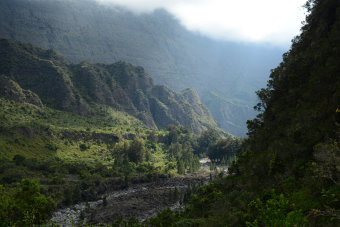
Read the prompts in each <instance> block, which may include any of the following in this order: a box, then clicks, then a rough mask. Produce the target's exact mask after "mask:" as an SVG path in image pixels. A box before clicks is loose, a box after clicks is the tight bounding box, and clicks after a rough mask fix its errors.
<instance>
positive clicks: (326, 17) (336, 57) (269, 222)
mask: <svg viewBox="0 0 340 227" xmlns="http://www.w3.org/2000/svg"><path fill="white" fill-rule="evenodd" d="M306 8H307V9H308V11H309V14H308V16H307V18H306V23H305V24H304V25H303V27H302V29H301V31H302V33H301V35H300V36H298V37H296V38H295V39H294V40H293V42H292V48H291V49H290V50H289V51H288V52H287V53H286V54H284V56H283V61H282V62H281V63H280V65H279V66H278V67H277V68H275V69H274V70H273V71H272V73H271V76H270V80H269V81H268V86H267V87H266V88H263V89H261V90H260V91H258V92H257V94H258V97H259V99H260V100H261V102H260V103H259V104H258V105H257V108H256V109H257V110H258V111H259V112H260V113H259V114H258V116H257V118H255V119H254V120H252V121H248V130H249V131H248V135H249V139H248V140H247V141H246V143H245V147H244V149H243V150H244V152H243V153H242V154H240V155H239V159H238V161H237V162H236V163H235V164H234V165H233V166H232V167H231V168H230V169H229V176H227V177H224V178H222V177H221V178H220V179H219V180H216V181H215V182H214V183H212V184H210V185H208V186H205V187H202V188H201V189H200V190H199V192H198V194H197V195H195V196H193V197H192V198H191V202H190V206H189V207H188V208H187V209H186V210H185V211H184V212H183V213H181V214H180V215H179V214H176V213H173V212H171V211H170V210H167V211H164V212H163V213H162V214H159V216H158V217H157V218H154V219H152V220H150V222H151V223H152V224H154V225H156V226H157V225H158V226H160V225H171V224H174V225H180V224H182V223H186V224H187V225H191V226H225V225H227V226H339V224H340V203H339V201H340V171H339V167H340V153H339V151H340V150H339V142H340V141H339V139H340V138H339V133H340V129H339V120H340V115H339V114H340V112H339V104H340V92H339V91H340V64H339V62H340V54H339V53H340V45H339V44H340V42H339V37H340V14H339V12H340V2H339V1H338V0H311V1H308V2H307V4H306ZM169 220H171V221H169Z"/></svg>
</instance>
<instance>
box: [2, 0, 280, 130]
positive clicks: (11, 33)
mask: <svg viewBox="0 0 340 227" xmlns="http://www.w3.org/2000/svg"><path fill="white" fill-rule="evenodd" d="M0 12H1V13H0V37H7V38H11V39H15V40H19V41H22V42H26V43H32V44H34V45H37V46H39V47H42V48H45V49H54V50H57V51H58V52H60V53H61V54H62V55H63V56H65V58H66V59H68V60H70V61H72V62H73V63H79V62H81V61H87V62H92V63H98V62H100V63H112V62H115V61H127V62H130V63H132V64H134V65H141V66H143V67H144V68H145V69H146V71H148V72H149V73H150V74H151V75H153V77H154V79H155V81H156V83H158V84H163V85H166V86H169V87H170V88H172V89H175V90H176V91H180V90H182V89H184V88H186V87H193V88H195V89H196V90H197V91H198V94H199V95H200V97H201V98H202V102H203V103H204V104H205V105H206V106H208V107H209V108H210V111H211V113H212V115H213V117H214V118H215V119H216V121H217V122H218V124H219V125H220V126H221V127H223V128H224V129H225V130H226V131H230V132H232V133H234V134H235V135H239V136H244V135H245V133H246V123H245V122H246V120H248V119H252V118H253V117H255V112H254V111H253V108H252V107H253V106H254V104H255V103H256V97H255V95H254V92H255V90H257V89H260V88H261V87H263V86H265V81H266V80H267V78H268V76H269V71H270V69H271V68H273V67H274V66H275V65H276V64H278V63H279V61H280V60H281V54H282V52H283V51H282V50H281V49H279V48H274V47H270V46H267V45H255V44H241V43H232V42H223V41H215V40H211V39H208V38H206V37H203V36H201V35H199V34H196V33H193V32H190V31H188V30H186V29H185V28H184V27H183V26H182V25H181V24H180V23H179V21H178V20H176V19H175V18H174V17H173V16H172V15H171V14H169V13H168V12H166V11H164V10H156V11H154V12H153V13H150V14H139V15H137V14H134V13H132V12H129V11H127V10H125V9H122V8H118V7H114V6H107V5H101V4H98V3H97V2H96V1H94V0H82V1H68V0H57V1H55V0H30V1H27V0H12V1H0ZM212 92H213V93H214V95H213V96H212V95H211V93H212ZM206 94H208V97H207V98H205V95H206ZM215 97H216V99H215ZM211 98H214V101H213V104H212V103H211V102H210V101H211Z"/></svg>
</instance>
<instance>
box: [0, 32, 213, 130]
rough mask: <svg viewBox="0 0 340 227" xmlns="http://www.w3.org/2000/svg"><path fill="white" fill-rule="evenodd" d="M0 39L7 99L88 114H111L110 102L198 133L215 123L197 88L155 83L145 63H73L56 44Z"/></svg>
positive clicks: (153, 122)
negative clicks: (176, 89) (46, 46)
mask: <svg viewBox="0 0 340 227" xmlns="http://www.w3.org/2000/svg"><path fill="white" fill-rule="evenodd" d="M0 45H1V48H0V75H1V80H0V85H1V88H2V90H3V91H2V92H1V95H2V96H3V97H5V98H7V99H11V100H15V101H21V102H29V103H33V104H41V102H42V103H44V104H45V105H47V106H48V107H50V108H53V109H57V110H62V111H66V112H70V113H76V114H79V115H82V116H86V117H89V116H98V115H100V116H102V117H104V116H107V117H109V116H110V113H108V112H110V111H111V110H110V107H111V108H113V109H115V110H119V111H121V112H125V113H127V114H128V115H132V116H134V117H135V118H137V119H139V120H141V121H142V122H143V123H144V124H145V125H146V126H147V127H149V128H154V129H164V128H166V127H167V126H168V125H169V124H174V125H182V126H185V127H188V128H190V130H192V131H193V132H195V133H200V132H202V131H204V130H205V129H207V128H210V127H211V128H217V125H216V122H215V121H214V119H213V118H212V116H211V114H210V112H209V110H208V109H207V108H206V107H204V106H203V105H202V104H201V101H200V99H199V97H198V95H197V93H196V91H195V90H193V89H186V90H185V91H183V92H182V93H176V92H174V91H172V90H170V89H169V88H167V87H165V86H160V85H154V84H153V80H152V78H151V77H150V76H149V75H148V74H147V73H146V72H145V71H144V69H143V68H142V67H139V66H133V65H131V64H129V63H126V62H117V63H114V64H110V65H105V64H90V63H86V62H82V63H80V64H72V63H70V62H67V61H65V60H64V59H63V58H62V57H61V56H60V55H59V54H57V53H55V52H54V51H52V50H43V49H40V48H37V47H33V46H32V45H30V44H22V43H19V42H15V41H12V40H8V39H0ZM9 66H10V67H9ZM37 95H38V96H37ZM40 99H41V101H40ZM116 119H118V118H116ZM106 120H108V121H111V120H110V119H106ZM111 122H112V121H111Z"/></svg>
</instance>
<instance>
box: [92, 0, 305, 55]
mask: <svg viewBox="0 0 340 227" xmlns="http://www.w3.org/2000/svg"><path fill="white" fill-rule="evenodd" d="M97 1H98V2H100V3H102V4H111V5H117V6H123V7H125V8H127V9H129V10H131V11H133V12H135V13H137V14H140V13H151V12H153V11H154V10H155V9H158V8H163V9H165V10H167V11H168V12H170V13H172V14H173V15H174V16H175V17H176V18H177V19H178V20H179V21H180V22H181V24H182V25H184V26H185V27H186V28H187V29H189V30H191V31H195V32H198V33H201V34H202V35H205V36H208V37H210V38H213V39H218V40H227V41H236V42H250V43H267V44H271V45H275V46H280V47H283V48H288V47H289V45H290V42H291V40H292V39H293V38H294V37H295V36H296V35H299V29H300V27H301V22H302V21H304V18H305V12H306V11H305V10H304V8H303V5H304V3H305V0H274V1H273V0H258V1H252V0H239V1H231V0H164V1H158V0H97Z"/></svg>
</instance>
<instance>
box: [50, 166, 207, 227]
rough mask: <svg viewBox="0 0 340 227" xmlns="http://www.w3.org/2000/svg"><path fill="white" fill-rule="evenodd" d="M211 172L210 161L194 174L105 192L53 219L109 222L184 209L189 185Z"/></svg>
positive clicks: (203, 180)
mask: <svg viewBox="0 0 340 227" xmlns="http://www.w3.org/2000/svg"><path fill="white" fill-rule="evenodd" d="M210 174H211V172H210V171H209V168H208V165H204V164H203V165H202V167H201V169H200V170H199V171H198V172H196V173H192V174H186V175H184V176H181V177H174V178H171V179H159V180H158V181H154V182H151V183H144V184H137V185H132V186H131V187H130V188H128V189H125V190H119V191H112V192H110V193H106V194H105V195H103V196H102V198H105V199H101V200H98V201H95V202H89V203H81V204H77V205H74V206H72V207H69V208H66V209H62V210H58V211H57V212H55V213H54V214H53V217H52V219H51V220H52V221H54V222H55V223H57V224H61V225H63V226H72V224H76V223H80V222H83V223H107V224H110V223H112V222H114V221H115V220H117V218H118V217H122V218H123V219H130V218H132V217H133V218H136V219H138V220H145V219H147V218H149V217H152V216H155V215H156V214H157V213H158V212H160V211H162V210H163V209H165V208H167V207H170V208H171V209H183V208H184V204H183V203H182V201H183V197H184V194H185V192H186V191H187V188H188V187H189V186H193V185H196V186H199V185H203V184H206V183H208V181H209V178H210Z"/></svg>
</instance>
